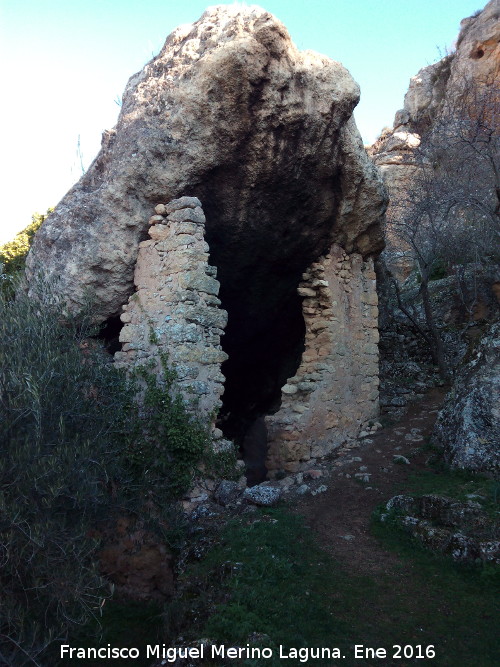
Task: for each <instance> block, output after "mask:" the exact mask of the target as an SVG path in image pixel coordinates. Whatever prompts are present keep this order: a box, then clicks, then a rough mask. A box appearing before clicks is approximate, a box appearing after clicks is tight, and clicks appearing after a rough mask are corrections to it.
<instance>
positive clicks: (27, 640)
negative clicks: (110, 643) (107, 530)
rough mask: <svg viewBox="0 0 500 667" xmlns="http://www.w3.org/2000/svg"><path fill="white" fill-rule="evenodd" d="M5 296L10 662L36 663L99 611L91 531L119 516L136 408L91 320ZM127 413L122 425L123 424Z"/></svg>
mask: <svg viewBox="0 0 500 667" xmlns="http://www.w3.org/2000/svg"><path fill="white" fill-rule="evenodd" d="M39 298H40V301H38V302H34V301H31V300H30V299H29V298H28V297H27V296H26V295H25V294H22V293H19V294H18V295H17V297H16V298H15V299H10V300H9V299H8V298H7V297H6V296H5V295H1V294H0V443H1V444H0V516H1V522H0V545H1V546H0V549H1V551H0V559H1V561H2V568H1V569H0V588H1V590H2V610H1V615H0V662H2V660H3V663H2V664H9V665H22V664H25V663H29V662H30V661H29V660H28V658H27V656H31V657H33V658H34V657H36V656H37V655H38V654H39V653H40V652H41V651H42V650H43V649H44V647H45V646H46V645H47V644H49V643H50V642H51V640H53V639H54V638H55V637H61V636H64V635H65V633H66V632H67V631H68V628H70V627H71V626H73V625H75V624H80V623H84V622H85V621H86V620H87V619H88V618H89V616H91V615H92V614H95V613H97V611H98V610H99V606H100V604H101V601H102V600H103V598H105V597H106V596H108V595H109V594H110V587H109V585H108V584H106V582H104V581H103V580H102V579H101V578H100V576H99V575H98V573H97V571H96V567H95V553H96V549H97V547H98V543H97V541H96V540H95V539H92V537H91V536H90V535H91V532H90V531H91V529H92V528H95V527H96V526H97V524H98V523H99V521H101V520H102V519H103V518H104V517H106V516H108V515H109V512H110V504H111V501H112V494H111V493H110V487H111V482H112V480H113V484H114V485H115V486H116V483H117V480H118V482H119V480H120V475H121V474H122V472H121V471H120V466H119V459H120V457H119V456H118V453H119V442H120V435H121V431H122V430H123V424H124V423H125V422H126V419H127V418H128V417H126V412H125V411H126V408H127V405H128V404H129V403H130V393H129V392H128V390H127V387H126V384H125V380H124V377H123V376H122V375H121V374H120V373H118V372H117V371H116V369H115V368H114V367H113V365H112V364H111V363H110V362H109V360H108V359H109V358H107V357H106V355H105V353H104V352H102V351H101V350H100V349H98V346H96V347H95V348H93V347H92V346H89V344H88V340H87V337H88V335H89V334H90V333H92V332H91V330H90V327H89V326H88V322H85V318H84V319H83V321H82V320H81V319H80V320H79V321H77V320H76V319H73V318H68V317H66V318H65V325H64V326H63V325H62V317H63V311H62V308H61V307H60V306H58V305H57V304H56V303H54V300H53V299H51V298H50V294H49V292H48V291H47V290H44V289H42V290H41V291H40V293H39ZM120 415H124V419H123V421H122V422H120Z"/></svg>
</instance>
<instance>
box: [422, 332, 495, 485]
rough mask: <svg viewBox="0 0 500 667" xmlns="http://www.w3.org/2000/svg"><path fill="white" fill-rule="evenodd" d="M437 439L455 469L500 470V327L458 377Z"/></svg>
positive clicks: (436, 430)
mask: <svg viewBox="0 0 500 667" xmlns="http://www.w3.org/2000/svg"><path fill="white" fill-rule="evenodd" d="M433 439H434V441H435V442H436V443H437V444H439V445H441V446H442V447H443V448H444V451H445V456H446V458H447V460H448V462H449V463H450V465H451V466H453V467H454V468H465V469H468V470H473V471H476V472H487V471H498V470H499V469H500V324H495V325H493V326H491V327H490V328H489V330H488V331H487V333H486V334H485V335H484V336H483V338H482V339H481V341H480V343H479V344H478V345H477V347H476V349H475V351H474V353H473V354H472V356H471V358H470V360H469V361H468V363H466V364H464V366H463V367H462V369H461V370H460V371H459V373H458V374H457V376H456V378H455V381H454V383H453V387H452V389H451V391H450V393H449V394H448V396H447V398H446V401H445V404H444V406H443V408H442V410H441V411H440V413H439V415H438V419H437V422H436V425H435V427H434V432H433Z"/></svg>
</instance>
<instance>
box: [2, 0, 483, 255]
mask: <svg viewBox="0 0 500 667" xmlns="http://www.w3.org/2000/svg"><path fill="white" fill-rule="evenodd" d="M210 4H217V3H213V2H212V3H211V2H209V1H208V2H206V1H199V0H173V1H172V0H0V63H1V64H0V74H1V81H2V87H3V91H2V93H3V94H2V98H3V101H2V105H0V106H1V108H0V128H1V132H2V140H1V141H2V160H1V167H0V170H1V172H0V183H1V184H2V192H1V198H2V216H1V220H0V243H1V242H4V241H6V240H8V239H9V238H11V237H12V236H13V235H14V233H15V232H16V231H18V230H19V229H21V228H23V227H25V226H26V225H27V224H28V223H29V222H30V219H31V214H32V213H34V212H35V211H40V212H42V211H44V210H45V209H46V208H47V207H48V206H51V205H52V206H53V205H55V204H57V202H58V201H59V200H60V199H61V197H62V196H63V195H64V194H65V192H66V191H67V190H68V189H69V188H70V187H71V186H72V184H73V183H74V182H75V181H76V180H78V178H79V176H80V175H81V167H80V158H79V156H78V139H79V138H80V148H81V155H82V156H83V162H84V165H85V166H88V164H89V163H90V162H91V161H92V159H93V158H94V156H95V154H96V153H97V151H98V149H99V145H100V138H101V133H102V131H103V130H104V129H107V128H110V127H112V126H113V125H114V124H115V122H116V118H117V115H118V111H119V107H118V105H117V104H116V102H115V100H116V99H118V98H119V97H120V96H121V94H122V92H123V89H124V88H125V84H126V82H127V79H128V78H129V77H130V76H131V75H132V74H133V73H135V72H136V71H138V70H140V69H141V68H142V67H143V65H144V64H145V63H146V62H147V61H148V60H150V59H151V57H152V56H153V55H155V54H156V53H158V51H159V50H160V48H161V46H162V45H163V42H164V41H165V39H166V37H167V35H168V34H169V33H170V32H171V31H172V30H173V29H174V28H175V27H176V26H177V25H179V24H181V23H191V22H194V21H196V20H197V19H198V18H199V17H200V16H201V14H202V13H203V11H204V10H205V8H206V7H207V6H208V5H210ZM221 4H232V3H221ZM249 4H250V3H249ZM258 4H261V6H263V7H264V8H265V9H267V10H268V11H270V12H271V13H273V14H275V16H277V17H278V18H279V19H280V20H281V21H283V23H285V25H286V26H287V28H288V30H289V32H290V34H291V36H292V39H293V40H294V41H295V43H296V44H297V46H298V47H299V48H300V49H313V50H315V51H318V52H320V53H324V54H326V55H328V56H330V57H331V58H333V59H334V60H338V61H340V62H342V63H343V64H344V65H345V66H346V67H347V68H348V69H349V71H350V72H351V74H352V75H353V77H354V78H355V79H356V81H357V82H358V83H359V84H360V86H361V102H360V104H359V106H358V109H357V111H356V112H355V115H356V120H357V123H358V127H359V129H360V131H361V133H362V136H363V138H364V140H365V142H366V143H371V142H372V141H373V140H374V139H375V138H376V136H377V134H378V133H379V132H380V130H381V129H382V128H383V127H384V126H385V125H391V124H392V121H393V118H394V113H395V112H396V111H397V110H398V109H399V108H401V106H402V104H403V97H404V93H405V92H406V89H407V87H408V82H409V79H410V77H411V76H413V75H415V74H416V73H417V71H418V70H419V69H420V68H421V67H424V66H425V65H428V64H430V63H432V62H435V61H436V60H437V59H438V58H439V50H441V52H444V51H445V49H447V48H448V49H451V48H452V46H453V42H454V40H455V38H456V36H457V34H458V30H459V27H460V25H459V24H460V20H461V19H462V18H465V17H466V16H470V15H471V14H472V13H473V12H474V11H475V10H477V9H480V8H482V7H483V6H484V4H485V3H484V2H481V0H330V1H329V0H262V2H261V3H258Z"/></svg>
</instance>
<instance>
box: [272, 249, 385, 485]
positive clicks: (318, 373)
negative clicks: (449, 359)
mask: <svg viewBox="0 0 500 667" xmlns="http://www.w3.org/2000/svg"><path fill="white" fill-rule="evenodd" d="M303 279H304V282H303V283H301V284H300V286H299V288H298V293H299V295H301V296H302V297H304V300H303V313H304V320H305V323H306V334H305V350H304V353H303V354H302V362H301V364H300V366H299V368H298V370H297V372H296V374H295V376H294V377H291V378H288V380H287V383H286V384H285V385H284V386H283V387H282V390H281V391H282V401H281V407H280V409H279V411H278V412H277V413H275V414H273V415H270V416H268V417H267V418H266V422H267V427H268V437H269V452H268V459H267V468H268V470H269V471H276V470H285V471H287V472H295V471H297V470H298V468H299V463H300V461H308V460H309V459H310V458H316V457H321V456H325V455H326V454H328V453H329V452H331V451H332V450H333V449H335V448H337V447H339V446H340V444H341V443H342V442H344V441H345V440H346V439H348V438H349V437H355V436H356V435H357V434H358V431H359V430H360V427H361V424H363V423H364V422H366V421H368V420H369V419H372V418H374V417H376V416H377V414H378V383H379V381H378V345H377V343H378V330H377V316H378V307H377V303H378V301H377V292H376V286H375V272H374V270H373V261H372V260H371V259H369V260H367V261H366V262H364V261H363V258H362V257H361V255H358V254H352V255H350V256H349V255H347V254H346V253H345V252H344V251H343V250H342V248H341V247H340V246H338V245H334V246H332V249H331V251H330V253H329V254H328V255H327V256H326V257H324V258H322V259H321V260H319V261H318V262H315V263H314V264H312V265H311V266H310V267H309V269H308V270H307V271H306V272H305V273H304V275H303Z"/></svg>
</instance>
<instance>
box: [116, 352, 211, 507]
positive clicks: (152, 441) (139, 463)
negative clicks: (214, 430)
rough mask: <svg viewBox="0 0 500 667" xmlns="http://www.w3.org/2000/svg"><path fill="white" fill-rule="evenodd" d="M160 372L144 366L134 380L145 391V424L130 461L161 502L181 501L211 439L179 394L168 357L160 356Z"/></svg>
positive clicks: (131, 444) (133, 444)
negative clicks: (168, 500)
mask: <svg viewBox="0 0 500 667" xmlns="http://www.w3.org/2000/svg"><path fill="white" fill-rule="evenodd" d="M158 358H159V361H160V372H159V373H158V374H157V373H155V372H154V369H153V367H152V366H142V367H140V368H138V369H137V370H136V371H135V374H134V376H133V379H135V382H136V385H135V386H136V391H137V390H138V389H137V388H138V387H140V386H142V387H143V397H142V400H141V419H140V421H139V420H138V421H137V422H136V425H137V426H136V429H135V432H133V433H131V434H130V436H129V444H128V447H127V460H128V461H129V463H130V465H131V469H132V471H133V472H134V476H135V478H136V479H137V480H140V481H141V483H144V481H145V482H146V486H147V488H148V489H150V490H151V492H152V493H153V494H154V495H156V496H157V497H158V500H159V501H160V502H161V501H162V496H164V497H165V498H166V499H170V500H172V499H175V498H179V497H180V496H182V494H184V493H185V492H186V491H187V490H188V489H189V486H190V485H191V483H192V481H193V478H194V476H195V474H196V472H197V471H198V469H199V464H200V462H201V460H202V457H203V454H204V452H206V451H208V450H209V449H210V447H209V445H210V435H209V431H208V428H207V425H205V424H204V423H203V422H202V421H201V420H200V419H198V418H197V417H196V416H195V415H194V414H192V413H190V412H189V410H188V408H187V406H186V404H185V403H184V401H183V399H182V396H181V395H180V394H179V393H178V392H176V391H175V387H174V383H175V379H176V374H175V371H174V370H172V369H171V368H169V366H168V358H167V356H166V354H165V353H162V352H159V354H158Z"/></svg>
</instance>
